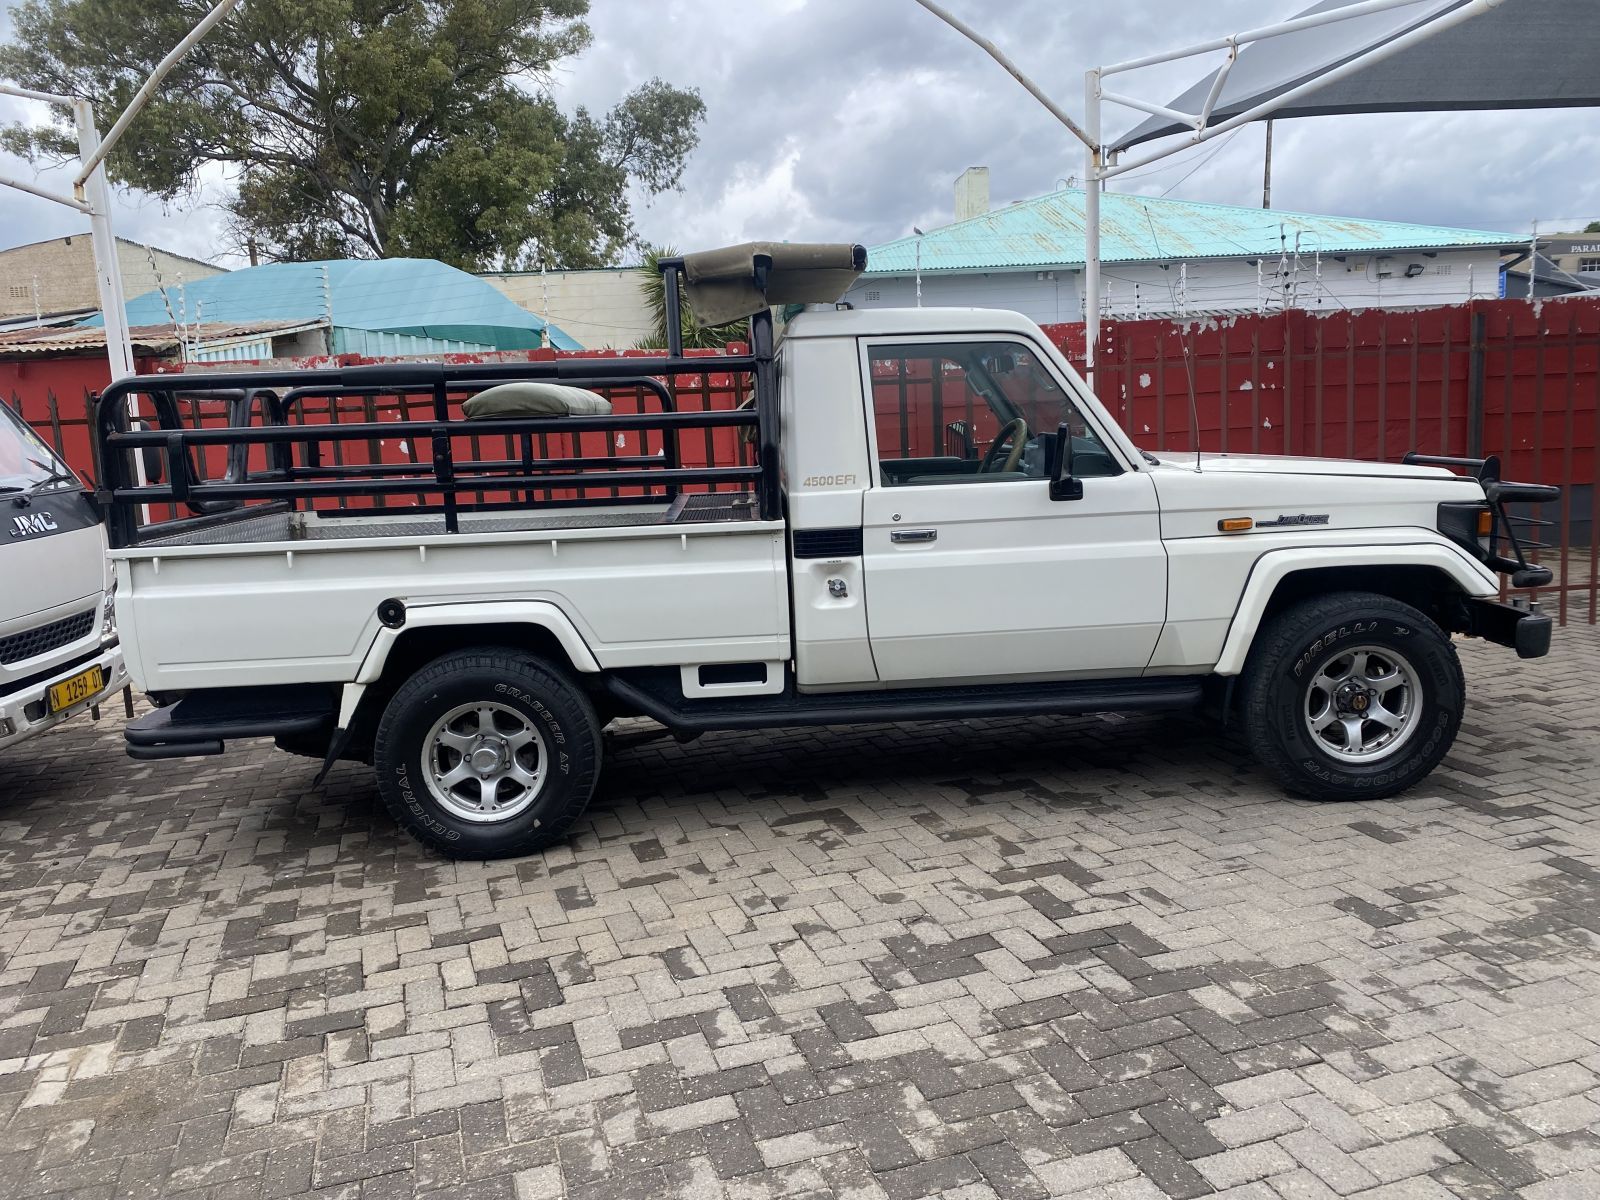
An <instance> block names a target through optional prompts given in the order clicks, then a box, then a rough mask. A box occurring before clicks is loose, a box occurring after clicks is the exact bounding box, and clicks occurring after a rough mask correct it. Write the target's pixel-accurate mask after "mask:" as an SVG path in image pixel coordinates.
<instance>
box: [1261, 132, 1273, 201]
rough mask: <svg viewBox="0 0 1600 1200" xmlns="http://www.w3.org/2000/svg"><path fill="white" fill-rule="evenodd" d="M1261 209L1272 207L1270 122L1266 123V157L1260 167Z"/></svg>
mask: <svg viewBox="0 0 1600 1200" xmlns="http://www.w3.org/2000/svg"><path fill="white" fill-rule="evenodd" d="M1261 207H1262V208H1271V207H1272V122H1271V121H1268V122H1267V156H1266V159H1265V160H1264V161H1263V163H1262V166H1261Z"/></svg>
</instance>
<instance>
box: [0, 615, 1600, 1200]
mask: <svg viewBox="0 0 1600 1200" xmlns="http://www.w3.org/2000/svg"><path fill="white" fill-rule="evenodd" d="M1463 653H1464V657H1465V660H1466V663H1467V671H1468V677H1469V680H1470V683H1471V686H1472V691H1473V701H1474V702H1473V707H1472V710H1471V712H1470V714H1469V717H1468V721H1467V724H1466V726H1465V727H1464V729H1463V731H1462V735H1461V739H1460V741H1459V742H1458V743H1457V746H1456V749H1455V751H1454V753H1453V754H1452V755H1451V757H1450V759H1449V760H1448V763H1447V766H1446V767H1445V768H1444V769H1443V770H1441V771H1440V772H1439V773H1437V774H1436V775H1435V777H1434V778H1433V779H1432V780H1430V781H1429V782H1428V783H1426V784H1425V785H1423V786H1421V787H1419V788H1417V789H1416V790H1415V792H1413V793H1412V794H1411V795H1409V796H1406V797H1404V798H1402V799H1399V800H1394V801H1386V802H1379V803H1368V804H1362V805H1323V806H1319V805H1314V804H1308V803H1301V802H1293V801H1287V800H1284V799H1282V798H1281V797H1279V796H1278V795H1276V794H1275V793H1274V792H1273V790H1272V789H1271V788H1270V787H1269V786H1268V785H1267V784H1266V782H1265V781H1264V779H1263V778H1262V776H1261V775H1260V774H1259V773H1258V772H1257V771H1256V770H1255V769H1254V768H1253V766H1251V765H1250V763H1249V762H1248V760H1247V759H1246V758H1245V756H1244V755H1243V753H1242V752H1241V751H1240V749H1239V747H1238V746H1237V745H1236V744H1235V743H1233V742H1232V741H1231V740H1229V739H1228V738H1227V737H1225V736H1221V735H1219V734H1218V733H1217V732H1216V731H1215V730H1213V729H1212V728H1211V727H1210V726H1208V725H1206V724H1204V723H1202V722H1200V721H1193V720H1189V719H1173V718H1155V717H1151V718H1135V719H1121V718H1110V717H1108V718H1085V719H1075V720H1061V719H1049V720H1028V721H1014V722H1004V721H985V722H979V723H973V724H970V725H967V726H959V725H944V726H916V727H899V728H879V729H872V730H865V731H838V732H836V731H805V732H799V733H792V734H782V735H777V736H768V735H748V736H745V735H721V736H712V737H707V738H705V739H704V740H702V741H699V742H696V743H694V744H693V745H689V746H679V745H677V744H676V743H674V742H673V741H672V740H671V739H654V740H652V739H649V738H648V737H647V735H646V731H645V730H644V727H642V726H637V725H635V726H632V727H629V728H627V729H624V730H623V731H621V732H620V733H619V734H618V735H617V736H616V737H615V738H614V741H613V744H612V747H611V751H610V753H611V757H610V761H609V763H608V766H607V768H606V773H605V777H604V781H603V784H602V787H601V793H600V795H599V797H598V800H597V802H596V805H595V807H594V809H593V812H592V820H590V821H588V822H587V823H585V824H584V825H582V827H581V831H580V834H579V836H578V837H577V839H576V840H575V841H574V842H573V843H572V844H571V846H570V848H566V849H562V850H558V851H555V852H553V853H550V854H547V855H544V856H542V857H538V858H530V859H525V860H522V861H515V862H504V863H492V864H475V863H450V862H446V861H442V860H439V859H437V858H433V857H430V856H429V855H428V854H426V853H424V852H423V851H421V850H420V849H418V848H417V847H416V846H414V845H413V844H412V843H411V842H410V841H408V840H406V839H405V838H404V837H402V836H400V835H399V834H398V833H397V832H396V830H395V828H394V826H393V825H392V823H391V822H390V821H389V819H388V818H387V816H386V815H385V814H384V813H383V811H382V809H381V807H380V806H379V805H378V803H377V801H376V798H375V796H374V793H373V789H372V786H371V784H370V783H369V782H368V777H367V775H366V773H365V772H364V771H362V770H360V769H357V768H354V767H350V768H341V769H340V770H339V771H338V772H336V774H335V775H334V776H333V778H332V779H331V780H330V783H329V785H328V786H327V787H326V788H325V789H323V790H315V789H313V788H312V786H311V781H312V777H313V775H314V774H315V771H316V765H315V764H314V763H311V762H309V761H307V760H303V759H295V758H291V757H289V756H286V755H280V754H278V753H276V752H274V751H271V750H270V749H268V748H265V747H262V748H259V749H241V751H240V752H238V753H233V754H231V755H230V756H229V757H226V758H224V759H218V760H198V761H197V760H189V761H182V762H178V763H171V764H140V763H133V762H130V761H129V760H127V759H126V758H124V757H123V755H122V752H121V744H120V728H119V726H118V724H117V722H116V721H114V720H110V719H108V720H107V721H106V722H104V723H102V724H101V725H99V726H94V725H91V724H89V723H88V722H86V721H85V722H78V723H76V724H75V725H74V726H73V727H72V728H71V729H70V730H67V731H63V732H61V733H59V734H57V735H56V736H53V737H51V738H48V739H45V740H41V741H38V742H35V743H33V744H32V745H30V746H28V747H26V748H20V749H17V750H14V751H11V752H8V753H6V754H4V755H0V797H3V799H0V963H3V970H0V1126H3V1131H0V1196H3V1197H12V1196H28V1197H40V1196H46V1195H51V1196H54V1195H60V1196H72V1197H74V1198H76V1200H95V1198H100V1197H112V1196H116V1197H144V1196H158V1195H159V1196H185V1197H201V1196H204V1197H211V1198H215V1200H222V1198H225V1197H226V1198H229V1200H232V1198H240V1200H243V1198H256V1197H286V1196H299V1195H322V1196H329V1197H340V1198H343V1200H357V1198H358V1197H359V1198H361V1200H379V1198H385V1200H388V1198H403V1197H409V1196H413V1195H419V1196H420V1195H437V1196H451V1197H506V1198H511V1197H520V1198H524V1200H528V1198H533V1197H546V1196H551V1197H553V1196H560V1195H563V1194H565V1195H569V1196H575V1197H576V1196H582V1197H605V1196H617V1197H649V1196H706V1197H712V1196H720V1195H729V1196H735V1197H762V1196H777V1195H782V1196H807V1195H816V1196H823V1195H832V1196H843V1197H857V1196H859V1197H879V1196H887V1197H891V1198H894V1200H906V1198H910V1197H917V1196H923V1195H932V1194H935V1193H943V1194H946V1195H951V1196H962V1197H973V1198H977V1197H988V1196H1001V1197H1042V1196H1084V1197H1106V1198H1108V1200H1110V1198H1116V1200H1134V1198H1138V1197H1152V1198H1157V1197H1162V1196H1176V1197H1191V1196H1201V1195H1208V1194H1219V1195H1226V1196H1229V1197H1238V1198H1240V1200H1243V1198H1246V1197H1248V1198H1250V1200H1316V1198H1318V1197H1329V1196H1335V1195H1339V1196H1351V1195H1353V1196H1362V1197H1373V1198H1377V1197H1384V1198H1405V1200H1412V1198H1416V1200H1427V1198H1428V1197H1447V1196H1461V1197H1481V1198H1485V1200H1487V1198H1490V1197H1502V1196H1520V1197H1525V1198H1526V1200H1556V1198H1558V1197H1594V1196H1600V1080H1597V1075H1600V1045H1597V1041H1600V953H1597V949H1600V795H1597V793H1600V763H1597V759H1600V705H1597V701H1596V693H1597V690H1600V636H1597V634H1596V632H1595V630H1593V629H1592V628H1584V627H1573V628H1569V629H1567V630H1565V631H1562V632H1560V633H1559V634H1558V639H1557V647H1556V654H1555V656H1554V657H1552V658H1550V659H1548V660H1545V661H1544V662H1539V663H1533V664H1519V663H1518V662H1517V661H1516V659H1515V658H1514V657H1513V656H1511V655H1510V654H1509V653H1507V652H1504V651H1500V650H1497V649H1493V648H1487V647H1482V646H1476V645H1473V646H1466V647H1464V648H1463Z"/></svg>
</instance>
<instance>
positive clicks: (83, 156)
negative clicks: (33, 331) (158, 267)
mask: <svg viewBox="0 0 1600 1200" xmlns="http://www.w3.org/2000/svg"><path fill="white" fill-rule="evenodd" d="M238 5H239V0H218V2H217V4H216V5H215V7H213V8H212V9H211V11H210V12H208V13H206V15H205V16H204V17H202V18H201V19H200V21H199V23H198V24H196V25H195V27H194V28H193V29H191V30H190V31H189V33H188V34H187V35H186V36H185V37H184V38H183V40H182V41H180V42H179V43H178V44H177V45H176V46H174V47H173V48H172V50H171V52H170V53H169V54H168V55H167V56H166V57H165V58H163V59H162V60H161V61H160V62H159V63H157V64H156V67H155V70H153V71H151V72H150V78H149V79H147V80H145V82H144V84H143V86H141V87H140V88H139V90H138V92H136V93H135V94H134V97H133V99H132V100H130V101H129V102H128V107H127V108H125V109H123V111H122V115H121V116H119V117H118V118H117V119H116V122H115V123H114V124H113V125H112V126H111V130H110V132H109V133H107V134H106V136H105V137H104V138H101V136H100V131H99V130H98V129H97V128H96V127H95V123H94V109H93V107H92V106H91V105H90V104H89V102H88V101H87V100H84V99H81V98H78V97H74V96H57V95H55V94H53V93H51V92H36V91H33V90H32V89H30V88H24V87H17V86H16V85H15V84H10V83H3V82H0V93H4V94H5V95H8V96H16V97H18V98H20V99H23V100H36V101H39V102H41V103H44V104H53V105H55V106H56V107H58V108H64V109H66V110H67V111H68V112H70V113H71V114H72V120H73V124H75V125H76V126H77V130H78V173H77V175H76V176H75V177H74V179H73V181H72V195H71V196H63V195H61V194H60V193H58V192H52V191H50V190H49V189H48V188H43V187H40V186H39V185H38V184H34V183H28V182H26V181H24V180H20V179H10V178H6V177H4V176H0V186H5V187H11V188H16V189H17V190H18V191H20V192H27V193H28V194H29V195H31V196H39V197H41V198H42V199H45V200H50V201H53V202H54V203H56V204H60V205H64V206H65V207H67V208H70V209H72V210H73V211H74V212H80V213H83V214H84V215H85V216H87V217H88V218H89V242H90V246H91V248H92V250H93V253H94V268H95V271H94V273H95V285H96V288H97V290H98V292H99V295H100V311H101V313H102V315H103V317H104V319H105V329H106V357H107V359H108V360H109V362H110V365H111V379H112V382H116V381H117V380H118V379H125V378H126V377H128V376H129V375H132V374H133V369H134V368H133V343H132V342H131V341H130V340H129V337H128V310H127V302H126V297H125V296H124V295H123V291H122V268H121V266H120V264H119V262H118V259H117V239H116V236H115V234H114V233H113V232H112V229H111V186H110V184H109V183H108V182H107V180H106V162H105V160H106V155H108V154H110V153H111V150H112V148H113V147H115V146H116V144H117V142H119V141H120V140H121V139H122V135H123V134H124V133H126V132H127V130H128V126H129V125H130V124H132V123H133V119H134V118H135V117H136V116H138V115H139V112H140V110H142V109H143V108H144V106H145V105H146V104H148V103H149V102H150V99H151V97H152V96H154V95H155V94H156V90H157V89H158V88H159V87H160V85H161V81H162V80H163V79H164V78H166V76H167V74H168V73H169V72H170V71H171V70H172V68H173V67H175V66H177V65H178V63H179V62H180V61H181V60H182V59H183V57H184V55H186V54H188V53H189V51H190V50H192V49H193V48H194V46H195V45H196V44H197V43H198V42H199V41H200V39H201V38H203V37H205V35H206V34H207V33H209V32H210V31H211V30H212V29H213V28H214V27H215V26H216V25H217V23H218V22H219V21H221V20H222V19H223V18H224V17H226V16H227V15H228V14H229V13H230V12H232V11H233V10H234V9H235V8H237V7H238ZM141 469H142V464H141Z"/></svg>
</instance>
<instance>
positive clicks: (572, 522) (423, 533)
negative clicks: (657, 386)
mask: <svg viewBox="0 0 1600 1200" xmlns="http://www.w3.org/2000/svg"><path fill="white" fill-rule="evenodd" d="M756 516H757V513H756V504H755V496H754V494H753V493H750V492H722V493H699V494H695V495H689V496H679V497H678V498H677V499H676V500H674V501H673V502H672V503H671V504H670V505H666V504H663V505H652V506H649V507H639V508H612V509H582V510H575V509H564V508H561V507H557V506H552V507H548V508H531V509H528V510H525V511H523V512H514V513H499V514H491V513H478V514H473V513H463V514H462V515H461V517H460V529H459V531H458V532H459V533H463V534H471V533H522V532H531V531H535V530H541V529H551V530H557V529H609V528H624V527H628V526H641V525H677V524H693V523H702V522H725V521H752V520H755V519H756ZM445 532H446V529H445V519H444V516H443V514H437V513H436V514H429V515H427V516H415V517H414V516H408V515H407V514H406V513H405V511H404V510H403V509H398V510H387V511H386V510H383V509H376V510H367V511H365V512H362V513H360V514H359V515H357V514H354V513H349V512H345V513H338V514H333V515H323V514H319V513H297V512H272V513H267V514H264V515H262V516H259V517H238V518H236V519H233V520H230V521H227V522H225V523H222V524H217V525H213V526H211V527H209V528H205V529H190V530H186V531H185V532H183V533H178V534H174V535H172V536H171V537H159V536H158V537H152V538H150V539H148V540H147V541H146V542H145V543H144V544H145V545H147V546H151V547H157V546H228V545H240V544H261V543H267V542H320V541H330V540H347V539H351V538H418V537H433V536H439V535H442V534H444V533H445Z"/></svg>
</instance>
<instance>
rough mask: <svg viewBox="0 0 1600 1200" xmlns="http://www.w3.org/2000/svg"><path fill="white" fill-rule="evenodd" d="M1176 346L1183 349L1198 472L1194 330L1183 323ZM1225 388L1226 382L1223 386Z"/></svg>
mask: <svg viewBox="0 0 1600 1200" xmlns="http://www.w3.org/2000/svg"><path fill="white" fill-rule="evenodd" d="M1178 344H1179V345H1180V346H1182V347H1183V372H1184V374H1185V375H1186V376H1187V377H1188V382H1189V437H1190V439H1191V440H1192V441H1193V442H1194V469H1195V471H1196V472H1199V471H1200V470H1201V469H1202V467H1201V460H1200V402H1199V400H1198V399H1196V397H1195V383H1194V328H1193V326H1192V325H1191V324H1190V323H1189V322H1188V321H1185V322H1184V323H1183V324H1182V326H1180V327H1179V330H1178ZM1223 386H1224V387H1226V386H1227V384H1226V381H1224V384H1223Z"/></svg>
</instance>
